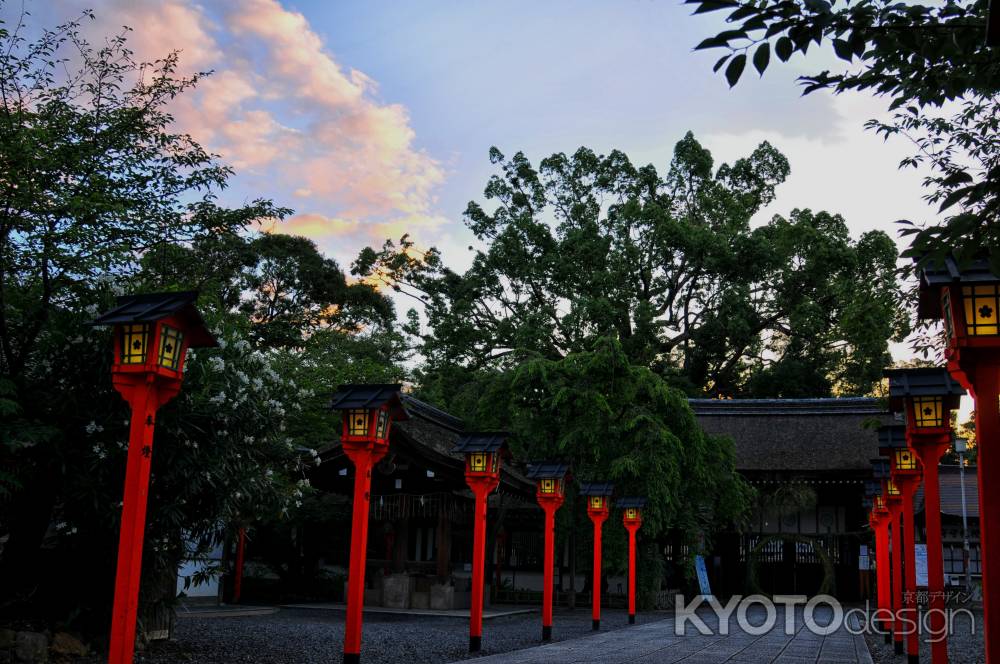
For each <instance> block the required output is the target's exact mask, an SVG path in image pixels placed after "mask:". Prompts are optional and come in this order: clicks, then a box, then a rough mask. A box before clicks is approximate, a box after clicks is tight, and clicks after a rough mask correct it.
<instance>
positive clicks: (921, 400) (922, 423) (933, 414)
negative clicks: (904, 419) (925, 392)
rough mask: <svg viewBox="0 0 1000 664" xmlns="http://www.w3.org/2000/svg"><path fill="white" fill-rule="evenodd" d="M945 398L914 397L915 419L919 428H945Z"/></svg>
mask: <svg viewBox="0 0 1000 664" xmlns="http://www.w3.org/2000/svg"><path fill="white" fill-rule="evenodd" d="M944 417H945V410H944V398H943V397H913V419H914V421H915V423H916V425H917V426H918V427H923V428H926V427H943V426H945V421H944Z"/></svg>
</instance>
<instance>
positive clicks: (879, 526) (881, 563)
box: [874, 512, 892, 643]
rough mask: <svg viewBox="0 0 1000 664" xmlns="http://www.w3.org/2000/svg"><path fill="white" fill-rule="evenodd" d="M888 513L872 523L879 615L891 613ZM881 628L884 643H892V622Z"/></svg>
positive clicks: (887, 621) (884, 624)
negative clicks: (873, 528)
mask: <svg viewBox="0 0 1000 664" xmlns="http://www.w3.org/2000/svg"><path fill="white" fill-rule="evenodd" d="M890 518H891V517H890V516H889V514H888V513H886V512H883V513H881V514H880V515H879V516H878V518H877V519H876V520H875V522H874V526H875V575H876V580H875V583H876V584H877V586H878V608H879V611H880V613H883V614H884V613H885V612H887V611H892V581H891V575H892V568H891V565H890V563H889V520H890ZM882 628H883V629H884V630H886V633H885V642H886V643H889V642H890V641H892V632H891V630H892V622H891V620H883V621H882Z"/></svg>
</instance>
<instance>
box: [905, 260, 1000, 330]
mask: <svg viewBox="0 0 1000 664" xmlns="http://www.w3.org/2000/svg"><path fill="white" fill-rule="evenodd" d="M963 267H964V269H963ZM963 267H960V264H959V261H958V260H957V259H956V258H955V257H954V256H948V257H947V258H945V259H944V262H943V263H941V262H938V263H932V264H929V265H925V266H923V267H922V268H920V269H919V270H918V273H919V276H920V300H919V302H918V304H917V316H918V317H920V318H941V316H942V315H943V313H942V311H941V294H940V293H941V287H942V286H946V285H949V284H977V283H978V284H986V283H992V282H997V281H1000V277H998V276H997V275H995V274H993V270H992V269H991V268H990V262H989V261H988V260H987V259H985V258H979V259H976V260H972V261H969V262H968V263H967V264H965V265H964V266H963Z"/></svg>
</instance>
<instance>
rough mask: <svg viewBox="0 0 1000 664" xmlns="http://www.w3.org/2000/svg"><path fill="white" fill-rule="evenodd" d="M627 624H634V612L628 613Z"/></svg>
mask: <svg viewBox="0 0 1000 664" xmlns="http://www.w3.org/2000/svg"><path fill="white" fill-rule="evenodd" d="M628 624H629V625H634V624H635V614H634V613H630V614H628Z"/></svg>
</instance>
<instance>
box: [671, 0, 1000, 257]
mask: <svg viewBox="0 0 1000 664" xmlns="http://www.w3.org/2000/svg"><path fill="white" fill-rule="evenodd" d="M687 4H691V5H695V13H696V14H702V13H708V12H728V16H727V19H726V20H727V22H728V23H730V24H732V25H733V27H732V28H729V29H726V30H723V31H721V32H719V33H718V34H716V35H715V36H712V37H708V38H707V39H705V40H703V41H702V42H701V43H699V44H698V45H697V46H696V47H695V48H696V50H698V49H722V50H724V51H726V53H725V54H724V55H723V56H722V57H721V58H719V60H718V61H717V62H716V63H715V66H714V70H715V71H719V70H720V69H722V68H723V67H725V70H724V75H725V77H726V80H727V81H728V82H729V85H730V86H734V85H736V83H737V82H738V81H739V80H740V78H741V77H742V75H743V73H744V70H745V69H746V62H747V58H748V57H751V58H752V62H753V65H754V67H755V69H756V70H757V71H758V72H759V73H760V74H762V75H763V73H764V71H765V70H766V69H767V67H768V66H769V65H770V64H771V63H772V61H773V60H772V58H771V54H772V53H773V54H774V55H776V56H777V58H778V59H779V60H780V61H782V62H787V61H788V60H790V59H791V58H792V57H793V56H796V55H799V56H806V55H807V54H808V53H809V50H810V48H814V49H818V48H820V47H821V46H824V45H829V46H830V48H831V49H832V51H833V53H834V54H835V55H836V56H837V57H838V58H839V59H841V60H843V61H844V62H845V63H846V64H845V65H844V66H843V68H842V69H840V70H839V71H831V70H828V69H827V70H822V71H819V72H816V73H813V74H809V75H805V76H801V77H800V78H799V80H800V82H801V83H802V85H803V86H804V93H805V94H808V93H811V92H814V91H816V90H832V91H833V92H836V93H840V92H846V91H858V92H867V93H870V94H873V95H876V96H880V97H885V98H886V99H887V101H888V107H889V110H890V111H891V112H892V113H893V116H892V119H891V121H889V122H880V121H871V122H869V123H868V125H867V126H868V127H869V128H870V129H874V130H876V131H878V132H879V133H880V134H882V135H884V136H887V137H888V136H891V135H896V134H899V135H902V136H905V137H906V138H907V139H909V140H910V141H912V143H913V145H914V147H915V152H914V154H913V156H911V157H908V158H906V159H904V160H903V161H902V162H901V164H900V166H901V167H907V168H909V167H918V166H921V165H926V166H929V167H930V175H928V176H927V177H926V178H925V180H924V184H925V186H926V187H927V188H928V192H929V193H928V194H927V196H926V198H927V200H928V202H930V203H933V204H935V205H937V206H938V210H939V211H940V212H941V213H948V214H950V215H952V216H950V217H947V218H946V219H945V220H944V222H943V223H940V224H937V225H930V226H926V227H923V226H918V225H916V224H915V223H913V222H912V221H907V222H904V224H905V225H904V227H903V229H902V234H903V235H904V236H906V237H907V238H908V239H909V240H910V242H911V244H910V247H909V249H908V250H907V252H906V254H905V255H907V256H910V257H914V258H923V259H933V260H936V259H940V258H942V257H943V256H944V255H946V254H949V253H957V254H958V255H959V257H960V258H968V257H971V256H976V255H982V254H984V253H988V254H989V255H990V257H991V259H992V262H993V265H994V269H995V270H996V271H998V272H1000V251H998V248H1000V139H998V137H997V136H998V124H997V118H998V117H1000V103H998V88H1000V49H996V48H991V47H988V46H987V45H986V43H985V39H984V37H985V34H986V18H987V10H988V4H989V3H988V0H964V1H957V0H950V1H948V2H944V3H932V4H926V5H924V4H909V3H902V2H884V1H882V0H861V1H859V2H852V3H847V2H837V1H833V2H828V1H827V0H804V1H802V2H799V1H797V0H761V1H753V2H750V1H742V0H687Z"/></svg>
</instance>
